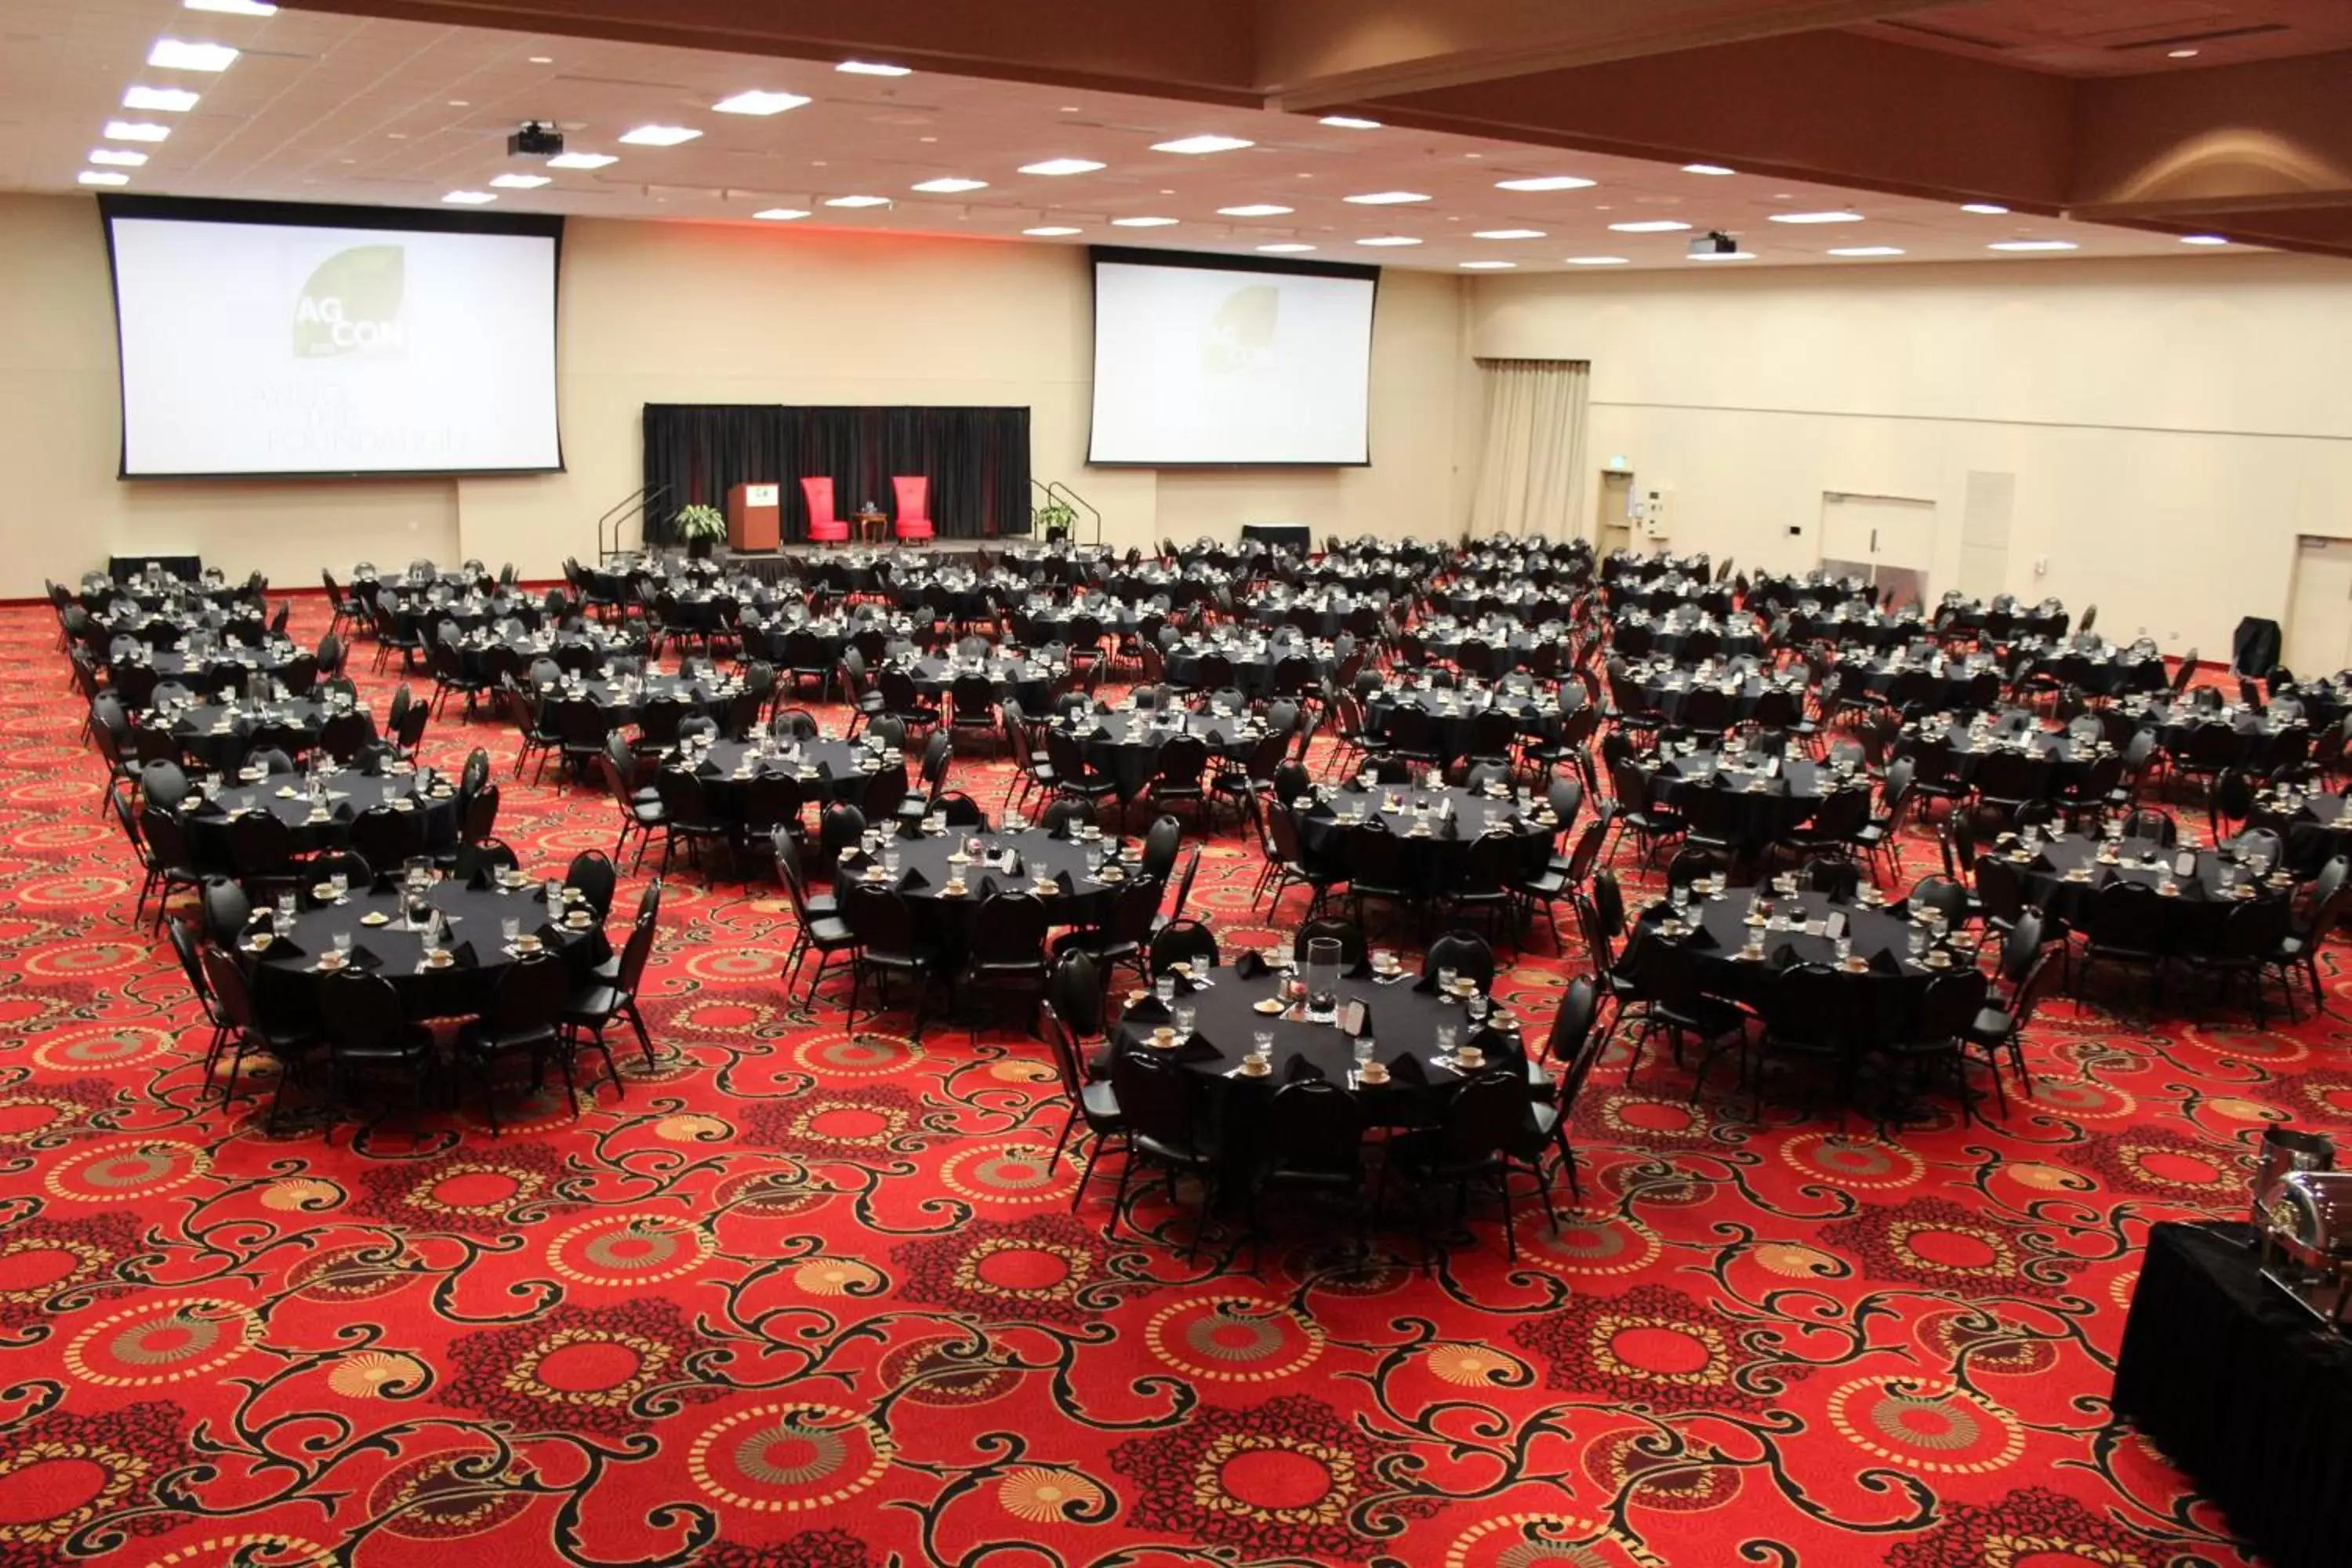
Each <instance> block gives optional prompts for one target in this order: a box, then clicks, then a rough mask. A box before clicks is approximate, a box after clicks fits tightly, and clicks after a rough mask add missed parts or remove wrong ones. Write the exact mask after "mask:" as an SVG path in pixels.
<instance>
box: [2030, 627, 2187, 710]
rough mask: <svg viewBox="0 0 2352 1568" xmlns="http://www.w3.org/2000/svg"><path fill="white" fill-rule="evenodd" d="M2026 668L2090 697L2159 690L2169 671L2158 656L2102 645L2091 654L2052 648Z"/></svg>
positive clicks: (2169, 676)
mask: <svg viewBox="0 0 2352 1568" xmlns="http://www.w3.org/2000/svg"><path fill="white" fill-rule="evenodd" d="M2021 640H2022V639H2021ZM2026 668H2027V671H2028V672H2029V673H2031V674H2033V675H2042V676H2047V677H2049V678H2051V679H2053V680H2057V681H2061V682H2063V684H2065V685H2068V686H2071V687H2073V688H2074V689H2076V690H2078V691H2081V692H2083V693H2084V694H2085V695H2086V696H2091V697H2118V696H2122V695H2124V694H2125V693H2126V692H2133V691H2161V690H2163V689H2165V688H2166V686H2167V685H2168V684H2169V682H2170V681H2171V679H2172V671H2171V670H2170V668H2168V667H2167V666H2166V664H2165V662H2164V658H2163V656H2162V655H2160V654H2152V653H2149V654H2135V653H2132V652H2131V651H2130V650H2128V649H2125V648H2116V647H2110V646H2106V645H2104V644H2103V645H2102V646H2101V647H2099V649H2098V650H2097V651H2096V652H2091V653H2086V652H2083V651H2080V650H2075V649H2057V648H2053V649H2050V650H2048V651H2045V652H2042V653H2040V654H2037V655H2036V656H2035V657H2034V658H2033V659H2032V661H2031V662H2030V663H2029V664H2028V665H2027V666H2026Z"/></svg>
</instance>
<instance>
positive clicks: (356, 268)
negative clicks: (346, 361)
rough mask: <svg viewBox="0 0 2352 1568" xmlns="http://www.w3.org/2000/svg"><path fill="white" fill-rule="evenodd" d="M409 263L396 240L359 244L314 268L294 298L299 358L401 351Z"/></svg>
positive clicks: (296, 346)
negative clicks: (402, 321) (296, 298)
mask: <svg viewBox="0 0 2352 1568" xmlns="http://www.w3.org/2000/svg"><path fill="white" fill-rule="evenodd" d="M406 269H407V264H406V261H405V259H404V255H403V253H402V250H401V247H399V246H397V245H356V246H353V247H352V248H351V249H349V250H339V251H337V252H336V253H335V254H334V255H332V256H330V257H329V258H327V259H326V260H324V261H321V262H320V263H319V265H318V267H317V268H315V269H313V270H312V272H311V274H310V281H309V282H307V283H305V284H303V285H302V297H301V298H300V299H299V300H296V301H295V302H294V357H295V358H297V359H325V358H330V357H332V356H334V355H337V354H357V353H365V354H382V353H398V352H399V351H400V350H402V349H404V348H405V347H406V346H407V341H408V340H407V334H406V333H405V332H404V331H403V330H402V327H401V324H400V301H401V296H402V294H403V293H404V291H405V284H406Z"/></svg>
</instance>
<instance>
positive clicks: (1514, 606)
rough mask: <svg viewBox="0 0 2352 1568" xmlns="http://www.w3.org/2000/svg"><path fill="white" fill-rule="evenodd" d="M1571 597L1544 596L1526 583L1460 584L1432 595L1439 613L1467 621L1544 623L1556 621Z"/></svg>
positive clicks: (1457, 583) (1431, 599)
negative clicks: (1497, 617)
mask: <svg viewBox="0 0 2352 1568" xmlns="http://www.w3.org/2000/svg"><path fill="white" fill-rule="evenodd" d="M1568 597H1569V595H1564V594H1551V593H1545V592H1543V591H1542V590H1540V589H1538V588H1534V587H1530V586H1528V584H1525V583H1511V584H1475V583H1470V582H1466V581H1457V582H1456V583H1455V584H1454V585H1453V586H1452V587H1450V588H1441V589H1439V590H1438V591H1437V592H1435V593H1433V594H1432V595H1430V596H1429V602H1430V604H1431V605H1433V607H1435V608H1436V609H1438V610H1441V611H1443V612H1444V613H1445V614H1447V615H1450V616H1459V617H1461V618H1463V619H1465V620H1485V619H1487V618H1489V617H1490V616H1500V617H1502V618H1503V619H1505V620H1511V621H1531V622H1535V623H1538V624H1541V623H1542V622H1544V621H1548V620H1557V619H1559V613H1560V609H1561V607H1562V605H1563V604H1564V603H1565V602H1566V599H1567V598H1568Z"/></svg>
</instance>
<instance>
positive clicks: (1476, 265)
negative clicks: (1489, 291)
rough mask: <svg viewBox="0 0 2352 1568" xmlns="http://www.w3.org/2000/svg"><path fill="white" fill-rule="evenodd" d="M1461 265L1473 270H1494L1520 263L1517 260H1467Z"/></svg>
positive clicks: (1515, 265)
mask: <svg viewBox="0 0 2352 1568" xmlns="http://www.w3.org/2000/svg"><path fill="white" fill-rule="evenodd" d="M1459 265H1460V266H1462V267H1464V268H1467V269H1468V270H1470V271H1473V272H1494V271H1499V270H1500V269H1502V268H1506V267H1517V265H1518V263H1517V262H1516V261H1465V262H1462V263H1460V264H1459Z"/></svg>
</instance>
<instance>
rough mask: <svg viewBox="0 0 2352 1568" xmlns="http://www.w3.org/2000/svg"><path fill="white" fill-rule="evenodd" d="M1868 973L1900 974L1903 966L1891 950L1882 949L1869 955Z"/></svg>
mask: <svg viewBox="0 0 2352 1568" xmlns="http://www.w3.org/2000/svg"><path fill="white" fill-rule="evenodd" d="M1870 972H1871V973H1873V974H1900V973H1903V964H1902V962H1901V961H1900V960H1898V959H1897V958H1896V957H1895V951H1894V950H1893V949H1892V948H1885V947H1882V948H1880V949H1879V950H1878V951H1877V952H1874V953H1872V954H1871V955H1870Z"/></svg>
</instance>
